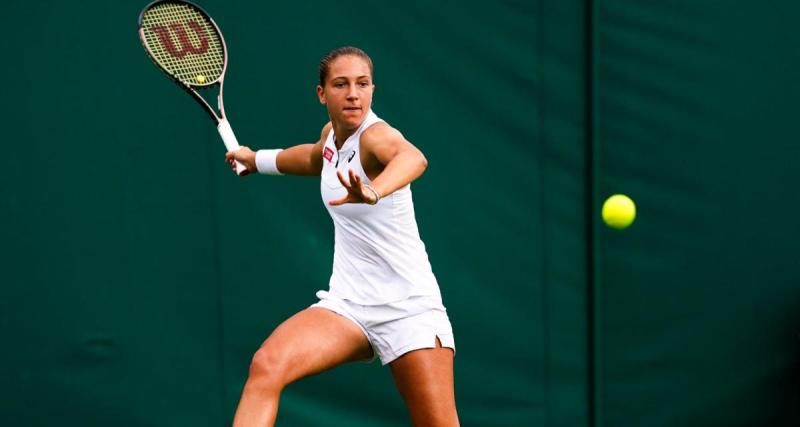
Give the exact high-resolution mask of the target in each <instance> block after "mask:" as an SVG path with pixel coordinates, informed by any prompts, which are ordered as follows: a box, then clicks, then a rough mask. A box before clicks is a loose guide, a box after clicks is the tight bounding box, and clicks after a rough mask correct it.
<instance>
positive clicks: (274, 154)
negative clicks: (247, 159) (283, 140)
mask: <svg viewBox="0 0 800 427" xmlns="http://www.w3.org/2000/svg"><path fill="white" fill-rule="evenodd" d="M281 151H283V149H280V148H278V149H275V150H258V151H256V169H258V173H262V174H264V175H283V174H282V173H281V171H279V170H278V153H280V152H281Z"/></svg>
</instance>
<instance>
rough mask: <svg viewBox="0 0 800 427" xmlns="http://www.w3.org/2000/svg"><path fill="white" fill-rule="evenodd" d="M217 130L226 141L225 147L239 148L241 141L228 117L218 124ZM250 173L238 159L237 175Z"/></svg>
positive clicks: (229, 148) (229, 149)
mask: <svg viewBox="0 0 800 427" xmlns="http://www.w3.org/2000/svg"><path fill="white" fill-rule="evenodd" d="M217 130H218V131H219V135H220V136H221V137H222V142H224V143H225V148H227V149H228V151H236V150H238V149H239V142H238V141H237V140H236V135H234V134H233V129H231V124H230V123H228V120H227V119H222V120H221V121H220V122H219V124H218V125H217ZM247 174H248V170H247V167H246V166H245V165H243V164H241V163H239V161H238V160H237V161H236V175H239V176H245V175H247Z"/></svg>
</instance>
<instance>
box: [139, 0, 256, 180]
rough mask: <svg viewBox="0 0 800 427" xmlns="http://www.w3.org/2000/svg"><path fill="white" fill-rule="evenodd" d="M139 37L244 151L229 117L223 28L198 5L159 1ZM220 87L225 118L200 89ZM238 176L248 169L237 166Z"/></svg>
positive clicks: (230, 144) (142, 21)
mask: <svg viewBox="0 0 800 427" xmlns="http://www.w3.org/2000/svg"><path fill="white" fill-rule="evenodd" d="M139 38H140V39H141V41H142V45H143V46H144V50H145V51H146V52H147V55H148V56H150V59H152V60H153V63H154V64H156V65H157V66H158V68H160V69H161V71H163V72H164V73H166V74H167V76H169V78H171V79H172V80H173V81H175V83H177V84H178V86H180V87H182V88H183V89H184V90H186V92H189V94H190V95H192V96H193V97H194V99H196V100H197V102H198V103H200V105H201V106H202V107H203V108H204V109H205V110H206V112H207V113H208V114H209V115H210V116H211V118H212V119H213V120H214V123H216V124H217V130H218V131H219V134H220V136H222V141H223V142H224V143H225V148H227V149H228V151H236V150H238V149H239V143H238V142H237V141H236V136H235V135H234V134H233V130H232V129H231V125H230V123H228V119H227V118H226V116H225V107H224V106H223V104H222V82H223V80H224V78H225V70H226V68H227V65H228V51H227V49H226V48H225V39H223V38H222V33H221V32H220V31H219V27H217V24H216V23H215V22H214V21H213V20H212V19H211V17H210V16H208V14H207V13H206V12H205V11H204V10H203V9H201V8H200V6H197V5H196V4H193V3H190V2H187V1H182V0H156V1H154V2H152V3H150V4H149V5H147V6H146V7H145V8H144V10H143V11H142V13H141V14H140V15H139ZM215 86H216V87H218V92H217V107H218V108H219V114H217V112H216V111H214V109H213V108H212V107H211V105H210V104H209V103H208V102H207V101H206V100H205V98H203V97H202V96H201V95H200V92H198V90H207V89H211V88H213V87H215ZM236 173H237V174H238V175H239V176H243V175H246V174H247V168H246V167H245V166H244V165H243V164H241V163H239V162H236Z"/></svg>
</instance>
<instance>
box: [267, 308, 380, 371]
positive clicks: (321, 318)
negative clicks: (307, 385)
mask: <svg viewBox="0 0 800 427" xmlns="http://www.w3.org/2000/svg"><path fill="white" fill-rule="evenodd" d="M256 357H257V358H258V357H263V358H266V359H267V360H268V364H269V365H270V366H276V365H277V366H279V367H280V371H281V373H282V376H283V378H284V380H285V383H286V384H288V383H291V382H293V381H296V380H298V379H300V378H303V377H305V376H308V375H313V374H317V373H319V372H322V371H325V370H327V369H330V368H333V367H335V366H337V365H341V364H343V363H347V362H351V361H356V360H363V359H369V358H371V357H372V348H371V347H370V345H369V341H367V337H366V336H364V333H363V332H362V331H361V329H360V328H359V327H358V326H357V325H356V324H355V323H353V322H352V321H351V320H349V319H346V318H344V317H342V316H340V315H338V314H336V313H334V312H332V311H330V310H327V309H325V308H318V307H311V308H307V309H305V310H303V311H301V312H299V313H297V314H295V315H294V316H292V317H290V318H289V319H287V320H286V321H285V322H283V323H281V325H280V326H278V327H277V328H276V329H275V330H274V331H273V332H272V334H270V336H269V338H267V340H266V341H264V343H263V344H262V345H261V348H260V349H259V350H258V352H257V353H256Z"/></svg>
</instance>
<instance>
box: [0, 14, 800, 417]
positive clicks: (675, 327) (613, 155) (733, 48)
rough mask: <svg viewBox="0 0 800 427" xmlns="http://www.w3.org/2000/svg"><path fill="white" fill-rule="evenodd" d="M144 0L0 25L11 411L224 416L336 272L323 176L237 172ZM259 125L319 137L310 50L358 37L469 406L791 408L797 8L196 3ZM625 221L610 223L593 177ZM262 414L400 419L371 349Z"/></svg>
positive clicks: (729, 411)
mask: <svg viewBox="0 0 800 427" xmlns="http://www.w3.org/2000/svg"><path fill="white" fill-rule="evenodd" d="M144 5H145V4H144V3H140V2H131V1H125V2H108V1H98V0H88V1H85V2H81V3H74V4H68V3H63V2H47V1H45V2H39V3H30V4H25V3H21V2H17V3H14V4H10V5H7V7H6V13H4V14H3V15H2V16H0V28H2V31H3V35H4V37H2V38H0V40H2V43H3V44H4V47H5V50H6V52H8V57H9V60H8V61H7V62H8V64H7V66H6V67H3V68H2V71H0V73H2V74H1V75H2V77H3V78H4V79H5V81H6V82H7V83H6V85H5V86H4V92H3V93H4V95H5V97H4V98H5V102H4V103H3V104H2V106H0V108H1V109H2V110H0V112H2V117H3V124H4V128H5V129H6V130H7V132H6V138H5V141H6V142H5V146H6V151H5V154H4V155H3V156H0V174H2V175H0V177H1V178H2V179H0V190H1V191H2V193H0V194H2V197H1V198H0V212H2V219H3V221H2V225H0V238H2V242H3V244H2V260H3V261H2V262H3V264H2V266H3V272H4V274H3V278H4V279H3V285H4V286H3V288H4V290H5V295H4V297H3V298H0V327H2V332H3V337H4V339H5V343H4V346H3V351H2V352H0V384H2V385H3V387H2V388H1V389H0V425H9V426H44V425H53V424H61V425H70V426H108V425H119V426H182V425H192V426H222V425H229V424H230V420H231V419H232V416H233V412H234V410H235V406H236V403H237V401H238V397H239V393H240V391H241V387H242V385H243V383H244V380H245V378H246V374H247V369H248V365H249V362H250V358H251V356H252V353H253V352H254V351H255V350H256V349H257V348H258V346H259V344H260V343H261V341H262V340H263V339H264V338H265V337H266V336H267V335H268V334H269V332H270V331H271V330H272V329H273V328H274V327H275V326H276V325H277V324H279V323H280V322H281V321H282V320H283V319H285V318H286V317H288V316H290V315H291V314H293V313H295V312H296V311H298V310H301V309H303V308H304V307H306V306H308V305H309V304H311V303H313V302H314V300H315V299H314V292H315V291H316V290H318V289H324V288H325V287H326V286H327V280H328V276H329V274H330V265H331V262H332V248H333V229H332V224H331V222H330V219H329V218H328V217H327V213H326V212H325V209H324V207H323V206H322V204H321V203H322V202H321V200H320V198H319V188H318V185H319V184H318V182H317V181H316V180H315V179H313V178H292V177H248V178H245V179H240V178H237V177H236V176H235V175H233V174H232V173H231V172H230V170H229V168H228V167H227V165H226V164H225V163H224V162H223V152H224V149H223V146H222V144H221V142H220V140H219V136H218V134H217V133H216V131H215V129H214V127H213V126H212V124H211V122H210V121H208V118H207V117H206V115H205V114H204V113H203V112H202V110H201V109H200V108H199V107H198V106H197V105H195V104H194V102H193V101H192V100H191V99H190V98H189V97H188V96H187V95H186V94H184V93H183V92H182V91H181V90H180V89H178V88H177V87H176V86H175V85H174V84H173V83H171V82H169V81H168V80H167V79H166V78H164V77H163V76H162V75H161V74H160V72H159V71H157V69H156V68H155V67H153V65H152V64H151V63H150V62H149V60H148V59H147V57H146V56H145V54H144V52H143V51H142V48H141V46H140V45H139V41H138V38H137V36H136V27H135V19H136V17H137V16H138V13H139V12H140V10H141V8H142V7H143V6H144ZM201 5H202V6H203V7H204V8H206V9H207V10H208V11H209V13H210V14H211V15H212V16H214V17H215V19H216V20H217V22H218V24H219V25H220V27H221V28H222V30H223V33H224V34H225V37H226V41H227V43H228V45H229V51H230V52H229V53H230V65H229V71H228V75H227V79H226V87H225V99H226V107H227V113H228V115H229V118H230V121H231V123H232V125H233V128H234V129H235V131H236V134H237V136H238V138H239V141H240V142H241V143H242V144H244V145H248V146H251V147H253V148H265V147H279V146H288V145H292V144H296V143H302V142H309V141H313V140H314V139H316V138H317V136H318V134H319V129H320V128H321V126H322V124H323V123H324V122H325V120H326V116H325V110H324V108H323V107H322V106H320V105H319V104H318V102H317V99H316V95H315V93H314V86H315V82H316V80H317V76H316V69H317V63H318V60H319V58H320V57H321V56H322V55H324V54H325V53H326V52H327V51H328V50H330V49H333V48H335V47H338V46H341V45H345V44H352V45H356V46H359V47H362V48H363V49H365V50H366V51H367V52H368V53H370V55H371V56H372V57H373V60H374V63H375V81H376V84H377V90H376V94H375V101H374V108H375V110H376V112H377V113H378V114H379V115H380V116H381V117H383V118H385V119H386V120H387V121H389V123H391V124H392V125H394V126H395V127H397V128H398V129H400V130H401V131H402V132H403V133H404V135H405V136H406V137H407V138H408V139H409V140H411V141H412V142H413V143H415V144H416V145H417V146H418V147H420V148H421V149H422V151H423V152H424V153H425V154H426V156H427V158H428V160H429V163H430V166H429V168H428V170H427V172H426V173H425V175H424V176H423V177H422V178H421V179H420V180H419V181H417V182H416V183H415V184H414V186H413V188H414V196H415V201H416V211H417V218H418V222H419V226H420V232H421V234H422V237H423V239H424V240H425V242H426V245H427V248H428V251H429V254H430V258H431V262H432V264H433V268H434V272H435V273H436V275H437V277H438V279H439V282H440V285H441V288H442V293H443V297H444V302H445V304H446V306H447V307H448V313H449V315H450V318H451V321H452V322H453V326H454V330H455V333H456V341H457V346H458V355H457V357H456V365H455V370H456V372H455V374H456V394H457V401H458V406H459V413H460V416H461V421H462V425H465V426H601V425H603V426H617V425H626V426H627V425H632V426H633V425H635V426H661V425H663V426H672V425H697V426H709V425H726V426H727V425H759V424H766V423H769V424H770V425H794V424H796V420H797V418H798V415H800V414H798V409H797V408H798V407H800V406H798V404H800V402H799V401H798V400H799V399H798V393H797V389H798V372H797V365H796V363H797V360H798V353H800V352H799V351H798V350H799V349H798V341H797V340H798V332H799V331H798V329H800V328H798V326H799V324H800V319H799V317H800V316H799V315H797V314H796V313H797V312H798V310H797V309H798V306H800V298H798V292H797V291H796V289H797V287H798V285H800V275H799V274H798V272H797V271H798V265H799V264H800V263H798V262H797V260H796V259H797V257H796V256H795V248H794V243H795V240H796V238H797V237H798V236H800V230H799V228H800V226H798V224H797V222H796V218H797V217H798V214H800V200H798V196H797V192H796V191H795V190H794V183H795V182H797V181H798V178H800V172H798V170H797V168H795V167H794V160H795V159H797V158H800V149H799V148H798V146H797V144H795V142H796V139H797V132H796V131H795V129H794V126H793V112H794V111H793V109H792V108H791V107H792V106H793V101H794V99H795V98H797V97H798V96H799V95H800V87H798V84H797V81H796V80H797V79H796V68H797V66H798V65H800V50H798V49H797V43H796V42H795V40H794V39H795V38H794V37H793V36H794V35H793V33H792V32H791V30H792V28H793V27H792V24H793V23H794V22H796V21H797V18H798V17H800V16H798V15H800V6H795V5H794V4H793V3H790V2H778V3H777V4H775V5H772V6H770V7H769V8H767V7H764V6H763V5H760V4H756V3H752V4H750V3H748V2H734V3H730V2H726V3H720V2H714V1H710V0H701V1H691V2H689V1H674V2H668V3H665V4H648V2H642V1H640V2H634V1H620V0H608V1H602V2H601V1H599V0H595V1H577V0H560V1H556V0H538V1H529V2H520V1H511V0H509V1H501V2H455V1H442V2H437V3H428V2H423V1H418V0H414V1H410V2H404V3H395V4H353V3H347V2H319V1H314V2H302V3H299V2H298V3H294V4H280V5H275V4H267V3H259V4H256V3H251V2H223V1H221V0H214V1H204V2H202V3H201ZM617 192H622V193H627V194H629V195H631V196H632V197H633V198H634V200H636V201H637V203H638V206H639V218H638V219H637V222H636V223H635V224H634V225H633V226H632V227H631V228H630V229H628V230H626V231H623V232H619V231H612V230H610V229H607V228H605V227H604V226H602V224H601V222H600V221H599V205H600V203H601V202H602V200H603V199H604V198H605V197H607V196H608V195H610V194H612V193H617ZM281 404H282V412H281V413H280V415H279V421H278V422H279V425H286V426H375V425H380V426H402V425H408V424H409V422H408V418H407V415H406V414H405V409H404V406H403V403H402V400H401V398H400V397H399V395H398V394H397V392H396V391H395V390H394V388H393V384H392V380H391V375H390V374H389V371H388V369H386V368H382V367H380V366H379V364H377V363H373V364H360V363H359V364H352V365H347V366H344V367H341V368H339V369H337V370H335V371H332V372H328V373H324V374H321V375H318V376H315V377H312V378H308V379H305V380H302V381H300V382H298V383H296V384H293V385H292V386H290V387H289V388H288V389H287V390H286V391H285V393H284V395H283V400H282V403H281Z"/></svg>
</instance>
